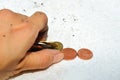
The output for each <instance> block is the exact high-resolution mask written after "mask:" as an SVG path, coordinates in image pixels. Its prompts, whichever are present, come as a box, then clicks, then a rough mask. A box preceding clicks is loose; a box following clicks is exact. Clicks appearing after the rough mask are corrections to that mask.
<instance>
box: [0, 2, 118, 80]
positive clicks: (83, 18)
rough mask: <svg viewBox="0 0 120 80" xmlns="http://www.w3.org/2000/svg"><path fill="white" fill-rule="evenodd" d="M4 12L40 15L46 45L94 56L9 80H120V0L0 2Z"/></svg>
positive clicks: (63, 62)
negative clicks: (45, 21)
mask: <svg viewBox="0 0 120 80" xmlns="http://www.w3.org/2000/svg"><path fill="white" fill-rule="evenodd" d="M3 8H8V9H11V10H13V11H15V12H19V13H22V14H25V15H28V16H30V15H32V14H33V13H34V12H35V11H43V12H45V13H46V14H47V16H48V19H49V22H48V25H49V33H48V35H49V37H48V41H60V42H62V43H63V44H64V47H72V48H75V49H76V50H78V49H80V48H82V47H85V48H89V49H91V50H92V51H93V53H94V57H93V58H92V59H91V60H88V61H84V60H81V59H79V58H76V59H75V60H72V61H62V62H60V63H58V64H55V65H53V66H51V67H50V68H49V69H47V70H44V71H37V72H31V73H26V74H23V75H20V76H18V77H15V78H14V79H10V80H120V0H24V1H23V0H0V9H3Z"/></svg>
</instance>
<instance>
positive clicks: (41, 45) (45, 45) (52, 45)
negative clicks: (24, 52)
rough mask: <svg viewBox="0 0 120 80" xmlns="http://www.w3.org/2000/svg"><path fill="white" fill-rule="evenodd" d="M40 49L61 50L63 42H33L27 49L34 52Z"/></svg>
mask: <svg viewBox="0 0 120 80" xmlns="http://www.w3.org/2000/svg"><path fill="white" fill-rule="evenodd" d="M42 49H56V50H62V49H63V44H62V43H61V42H58V41H55V42H45V41H44V42H38V43H35V44H34V45H33V46H32V47H31V48H30V50H29V52H35V51H39V50H42Z"/></svg>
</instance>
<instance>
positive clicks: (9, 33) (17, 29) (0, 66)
mask: <svg viewBox="0 0 120 80" xmlns="http://www.w3.org/2000/svg"><path fill="white" fill-rule="evenodd" d="M47 28H48V27H47V16H46V15H45V14H44V13H42V12H36V13H34V14H33V15H32V16H31V17H28V16H25V15H22V14H18V13H14V12H12V11H10V10H8V9H3V10H0V80H2V79H3V80H4V79H7V78H9V77H10V76H13V75H15V74H18V73H20V72H21V71H25V70H35V69H45V68H47V67H49V66H50V65H52V64H54V63H57V62H59V61H61V60H62V59H63V57H64V56H63V54H62V53H61V52H60V51H57V50H51V49H43V50H40V51H37V52H28V50H29V49H30V48H31V46H32V45H33V44H34V42H35V40H36V38H37V37H38V33H40V34H42V35H41V36H40V37H41V40H43V39H45V38H46V35H47V34H46V32H47Z"/></svg>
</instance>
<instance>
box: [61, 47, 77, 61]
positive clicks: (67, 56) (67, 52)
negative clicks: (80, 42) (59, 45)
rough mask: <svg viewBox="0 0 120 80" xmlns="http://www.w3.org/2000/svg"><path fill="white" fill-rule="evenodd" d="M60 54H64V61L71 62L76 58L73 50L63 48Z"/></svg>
mask: <svg viewBox="0 0 120 80" xmlns="http://www.w3.org/2000/svg"><path fill="white" fill-rule="evenodd" d="M61 52H62V53H64V60H72V59H74V58H75V57H76V56H77V52H76V50H74V49H73V48H64V49H62V50H61Z"/></svg>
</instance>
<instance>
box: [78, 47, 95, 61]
mask: <svg viewBox="0 0 120 80" xmlns="http://www.w3.org/2000/svg"><path fill="white" fill-rule="evenodd" d="M78 57H79V58H81V59H83V60H89V59H91V58H92V57H93V53H92V51H91V50H89V49H86V48H82V49H79V50H78Z"/></svg>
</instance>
